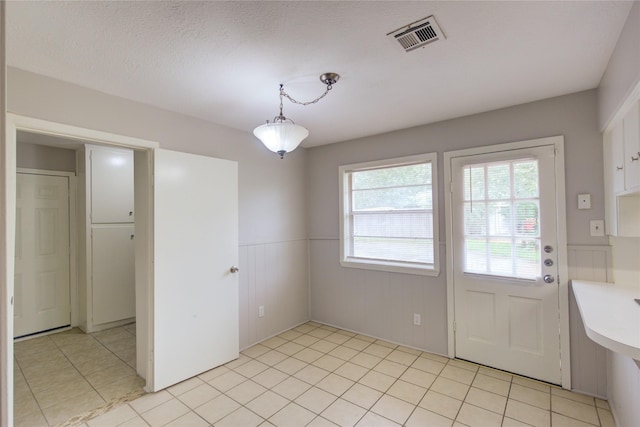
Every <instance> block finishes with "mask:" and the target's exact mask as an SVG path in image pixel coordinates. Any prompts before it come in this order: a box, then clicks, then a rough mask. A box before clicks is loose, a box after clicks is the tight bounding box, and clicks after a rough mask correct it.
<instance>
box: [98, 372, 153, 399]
mask: <svg viewBox="0 0 640 427" xmlns="http://www.w3.org/2000/svg"><path fill="white" fill-rule="evenodd" d="M145 384H146V381H145V380H144V379H142V378H140V377H139V376H131V377H124V378H120V379H118V380H116V381H114V382H112V383H110V384H107V385H105V386H102V387H96V391H97V392H98V393H100V396H102V398H103V399H104V400H106V401H107V402H109V401H111V400H114V399H117V398H119V397H121V396H124V395H125V394H128V393H131V392H134V391H140V392H142V390H143V388H144V386H145Z"/></svg>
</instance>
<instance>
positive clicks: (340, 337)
mask: <svg viewBox="0 0 640 427" xmlns="http://www.w3.org/2000/svg"><path fill="white" fill-rule="evenodd" d="M325 340H327V341H329V342H332V343H334V344H338V345H342V344H344V343H345V342H347V341H349V337H348V336H346V335H344V334H340V333H338V332H334V333H332V334H331V335H327V336H326V337H325Z"/></svg>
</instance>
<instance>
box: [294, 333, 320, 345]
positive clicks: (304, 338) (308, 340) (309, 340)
mask: <svg viewBox="0 0 640 427" xmlns="http://www.w3.org/2000/svg"><path fill="white" fill-rule="evenodd" d="M319 340H320V339H319V338H316V337H313V336H311V335H301V336H299V337H298V338H296V339H294V340H292V342H294V343H296V344H300V345H301V346H303V347H309V346H310V345H311V344H313V343H315V342H318V341H319Z"/></svg>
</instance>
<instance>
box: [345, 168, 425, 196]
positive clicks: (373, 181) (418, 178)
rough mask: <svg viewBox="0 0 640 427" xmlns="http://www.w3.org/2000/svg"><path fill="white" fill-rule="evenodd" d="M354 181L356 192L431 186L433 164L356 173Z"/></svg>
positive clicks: (353, 177) (353, 176)
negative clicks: (373, 189)
mask: <svg viewBox="0 0 640 427" xmlns="http://www.w3.org/2000/svg"><path fill="white" fill-rule="evenodd" d="M352 180H353V181H352V184H351V185H352V188H353V189H354V190H362V189H370V188H385V187H400V186H410V185H420V184H431V164H430V163H422V164H417V165H407V166H396V167H390V168H382V169H373V170H365V171H355V172H352Z"/></svg>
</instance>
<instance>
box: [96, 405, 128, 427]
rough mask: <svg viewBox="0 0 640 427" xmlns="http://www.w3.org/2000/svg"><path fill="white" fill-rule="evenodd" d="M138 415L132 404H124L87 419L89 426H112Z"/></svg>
mask: <svg viewBox="0 0 640 427" xmlns="http://www.w3.org/2000/svg"><path fill="white" fill-rule="evenodd" d="M137 416H138V414H137V413H136V411H134V410H133V409H132V408H131V406H129V405H122V406H118V407H117V408H115V409H113V410H111V411H109V412H106V413H104V414H102V415H99V416H97V417H96V418H93V419H91V420H89V421H87V425H89V427H112V426H117V425H120V424H122V423H124V422H126V421H129V420H130V419H132V418H135V417H137Z"/></svg>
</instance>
